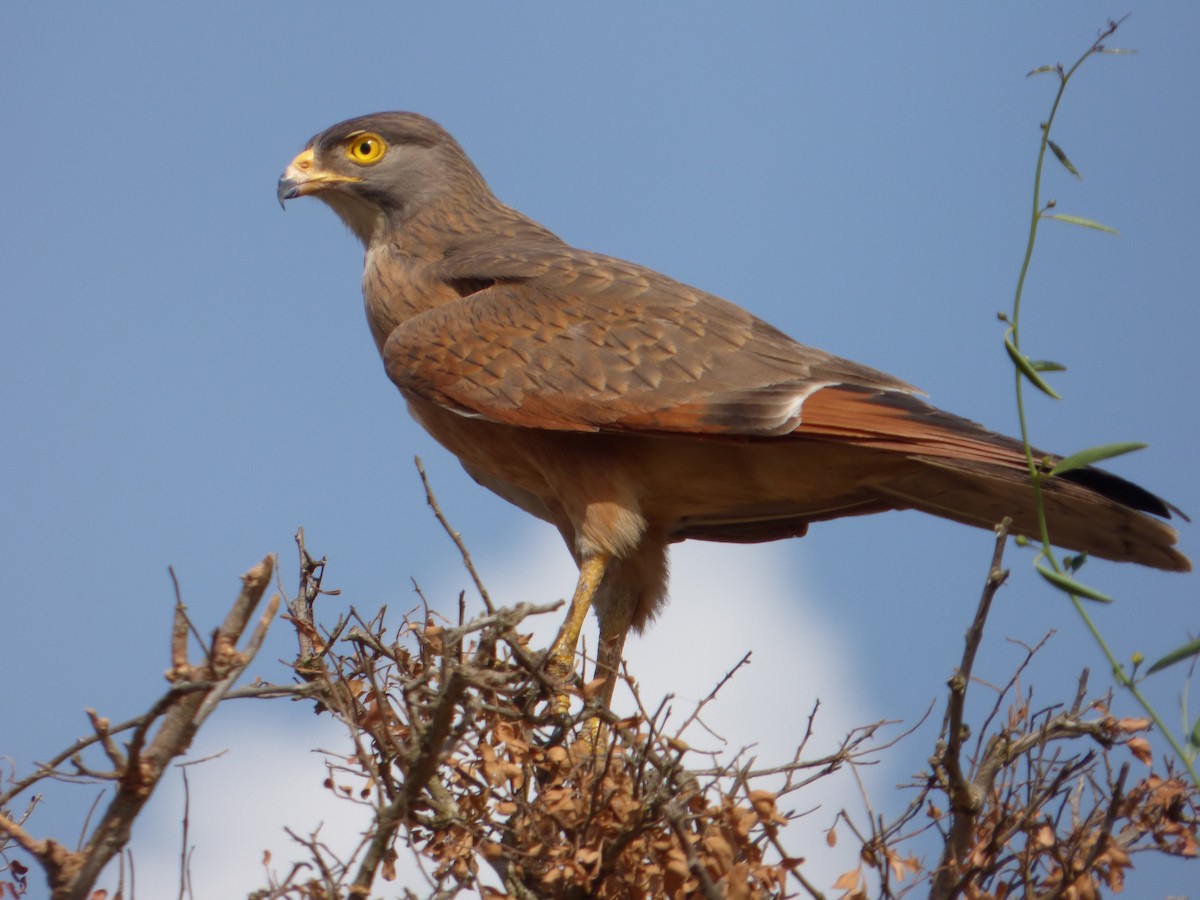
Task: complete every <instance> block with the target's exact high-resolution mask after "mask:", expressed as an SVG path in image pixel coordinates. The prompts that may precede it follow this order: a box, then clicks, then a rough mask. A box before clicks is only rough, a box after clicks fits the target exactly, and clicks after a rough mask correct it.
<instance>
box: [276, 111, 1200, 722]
mask: <svg viewBox="0 0 1200 900" xmlns="http://www.w3.org/2000/svg"><path fill="white" fill-rule="evenodd" d="M309 194H311V195H314V196H316V197H318V198H319V199H321V200H323V201H325V202H326V203H327V204H329V206H331V207H332V208H333V210H334V212H336V213H337V214H338V215H339V216H340V217H341V218H342V220H343V221H344V222H345V223H346V225H348V226H349V228H350V229H351V231H353V232H354V234H356V235H357V236H358V237H359V239H360V240H361V241H362V243H363V246H364V247H365V249H366V263H365V271H364V273H363V282H362V287H363V295H364V298H365V301H366V312H367V322H368V324H369V325H370V328H371V333H372V335H373V336H374V338H375V343H376V345H377V346H378V348H379V352H380V354H381V356H382V358H383V362H384V365H385V367H386V369H387V373H388V375H389V377H390V378H391V379H392V381H393V382H394V383H395V384H396V386H397V387H398V388H399V389H400V391H401V393H402V394H403V395H404V397H405V399H406V400H407V401H408V406H409V410H410V411H411V413H412V415H413V416H414V417H415V418H416V420H417V421H418V422H420V423H421V425H422V426H424V427H425V429H426V430H427V431H429V433H430V434H431V435H433V437H434V438H436V439H437V440H438V441H439V442H440V443H441V444H442V445H443V446H445V447H446V448H447V449H448V450H450V451H451V452H452V453H454V454H455V455H456V456H457V457H458V458H459V460H460V461H461V462H462V465H463V466H464V468H466V470H467V472H468V473H470V475H471V476H472V477H473V478H474V479H475V480H476V481H477V482H479V483H480V484H481V485H483V486H485V487H487V488H490V489H491V490H492V491H494V492H496V493H497V494H499V495H500V496H501V497H503V498H505V499H506V500H508V501H510V502H512V503H514V504H516V505H517V506H519V507H520V508H521V509H523V510H525V511H526V512H529V513H531V514H533V515H535V516H538V517H539V518H541V519H545V520H546V521H548V522H552V523H553V524H554V525H556V526H557V527H558V529H559V531H560V532H561V533H562V536H563V538H564V540H565V541H566V543H567V547H568V548H569V549H570V551H571V554H572V555H573V556H574V558H575V562H576V563H577V564H578V566H579V581H578V584H577V586H576V588H575V592H574V596H573V598H572V600H571V605H570V608H569V611H568V614H567V619H566V622H565V623H564V625H563V627H562V629H561V631H560V632H559V635H558V637H557V638H556V640H555V642H554V645H553V646H552V648H551V658H550V659H551V663H550V664H551V667H552V669H553V670H554V671H555V673H556V674H557V675H558V676H559V677H566V676H567V675H568V674H569V673H570V672H571V671H572V669H573V666H574V656H575V649H576V645H577V642H578V638H579V633H580V629H581V628H582V625H583V622H584V620H585V618H586V616H587V611H588V609H589V607H595V610H596V614H597V616H598V618H599V622H600V643H599V646H598V651H597V665H598V670H599V672H600V673H601V674H603V675H605V677H607V679H608V683H607V684H606V686H605V690H604V692H603V699H604V700H605V702H607V701H608V700H609V699H610V698H611V692H612V687H613V681H614V675H615V672H616V670H617V666H618V664H619V662H620V658H621V652H622V648H623V646H624V642H625V637H626V635H627V633H628V632H629V630H630V629H631V628H632V629H633V630H635V631H640V630H641V629H642V628H644V627H645V626H646V624H647V623H648V622H649V621H650V620H651V619H653V618H654V615H655V613H656V612H657V611H658V609H659V608H660V607H661V606H662V604H663V602H664V600H665V596H666V591H667V548H668V547H669V545H670V544H672V543H674V542H676V541H682V540H684V539H686V538H696V539H699V540H708V541H729V542H757V541H772V540H778V539H780V538H788V537H798V536H800V535H803V534H804V533H805V531H806V530H807V529H808V526H809V525H810V524H811V523H812V522H820V521H822V520H826V519H834V518H838V517H840V516H854V515H862V514H865V513H874V512H882V511H884V510H889V509H918V510H922V511H924V512H928V513H932V514H934V515H937V516H943V517H945V518H948V519H954V520H955V521H958V522H964V523H966V524H969V525H975V526H979V527H983V528H991V527H993V526H994V525H995V524H996V523H998V522H999V521H1000V520H1001V519H1003V518H1004V517H1006V516H1008V517H1011V518H1012V530H1013V531H1014V532H1015V533H1017V534H1024V535H1030V536H1034V537H1036V536H1037V534H1038V526H1037V522H1036V516H1035V512H1034V498H1033V490H1032V485H1031V480H1030V477H1029V472H1028V468H1027V463H1026V459H1025V454H1024V451H1023V448H1022V446H1021V444H1020V443H1018V442H1017V441H1014V440H1012V439H1010V438H1007V437H1003V436H1001V435H998V434H994V433H992V432H990V431H987V430H985V429H983V428H982V427H980V426H978V425H976V424H974V423H972V422H969V421H967V420H965V419H961V418H959V417H957V416H954V415H951V414H949V413H945V412H942V411H940V410H938V409H935V408H933V407H932V406H929V405H928V404H926V403H925V402H923V401H922V400H921V399H919V398H918V397H917V396H915V394H916V391H915V389H914V388H912V387H911V386H909V385H907V384H905V383H904V382H902V381H900V380H898V379H896V378H893V377H892V376H890V375H885V374H884V373H882V372H878V371H875V370H874V369H869V368H867V367H865V366H861V365H858V364H857V363H853V362H850V361H848V360H844V359H839V358H838V357H836V356H832V355H830V354H828V353H824V352H822V351H820V350H815V349H813V348H811V347H806V346H803V345H802V344H798V343H796V342H795V341H793V340H792V339H791V338H789V337H788V336H787V335H785V334H783V333H782V332H780V331H778V330H777V329H775V328H773V327H771V326H770V325H768V324H767V323H766V322H763V321H762V320H760V319H758V318H755V317H754V316H753V315H751V314H750V313H749V312H746V311H745V310H744V309H742V308H740V307H738V306H735V305H734V304H732V303H729V302H728V301H726V300H722V299H721V298H719V297H715V296H713V295H711V294H707V293H705V292H704V291H701V290H698V289H696V288H693V287H688V286H687V285H684V284H680V283H679V282H678V281H675V280H673V279H671V278H668V277H667V276H665V275H661V274H659V273H658V272H655V271H652V270H650V269H647V268H644V267H642V266H638V265H635V264H633V263H629V262H625V261H623V260H619V259H613V258H611V257H608V256H603V255H601V254H599V253H591V252H589V251H586V250H579V249H577V248H575V247H572V246H570V245H569V244H567V243H565V242H564V241H562V240H561V239H560V238H558V237H557V236H555V235H554V234H553V233H551V232H550V231H548V230H547V229H545V228H544V227H542V226H541V225H539V224H538V223H537V222H534V221H533V220H531V219H529V218H527V217H526V216H524V215H522V214H521V213H519V212H517V211H516V210H514V209H511V208H509V207H508V206H505V205H504V204H503V203H501V202H500V201H499V200H498V199H496V197H495V196H494V195H493V194H492V192H491V190H489V188H488V186H487V183H486V182H485V181H484V180H483V177H482V176H481V175H480V174H479V172H478V170H477V169H476V168H475V166H474V165H473V164H472V163H471V161H470V159H468V158H467V155H466V154H465V153H464V152H463V150H462V148H461V147H459V145H458V144H457V143H456V142H455V140H454V139H453V138H452V137H451V136H450V135H449V134H447V133H446V131H444V130H443V129H442V128H441V127H440V126H438V125H437V124H436V123H434V122H432V121H430V120H429V119H427V118H424V117H423V116H419V115H415V114H413V113H402V112H389V113H379V114H377V115H369V116H363V117H361V118H357V119H351V120H349V121H346V122H342V123H340V124H338V125H334V126H333V127H332V128H329V129H327V130H325V131H323V132H321V133H320V134H318V135H317V136H316V137H314V138H313V139H312V140H311V141H309V143H308V146H307V147H306V148H305V149H304V151H303V152H301V153H300V155H299V156H297V157H296V158H295V159H294V160H292V162H291V163H290V164H289V165H288V167H287V169H286V170H285V171H284V173H283V176H282V178H280V180H279V188H278V196H279V199H280V202H281V203H282V202H283V201H285V200H289V199H292V198H294V197H301V196H305V195H309ZM1041 483H1042V497H1043V499H1044V503H1045V509H1046V515H1047V517H1048V521H1049V531H1050V534H1051V535H1052V538H1053V540H1054V541H1055V542H1056V543H1057V544H1059V545H1061V546H1063V547H1067V548H1070V549H1073V550H1081V551H1087V552H1089V553H1092V554H1095V555H1096V556H1101V557H1104V558H1106V559H1113V560H1125V561H1130V562H1137V563H1141V564H1143V565H1147V566H1153V567H1155V568H1159V569H1169V570H1173V571H1186V570H1188V569H1190V567H1191V566H1190V563H1189V562H1188V560H1187V558H1186V557H1184V556H1183V555H1181V554H1180V553H1179V552H1178V551H1177V550H1176V549H1175V548H1174V546H1173V545H1174V544H1175V540H1176V534H1175V531H1174V530H1173V529H1171V528H1170V527H1169V526H1167V525H1166V524H1164V523H1163V522H1161V521H1159V520H1158V519H1155V518H1153V516H1161V517H1164V518H1170V515H1171V510H1172V507H1171V506H1170V505H1169V504H1167V503H1166V502H1164V501H1163V500H1161V499H1159V498H1158V497H1156V496H1154V495H1153V494H1151V493H1149V492H1148V491H1146V490H1143V489H1142V488H1140V487H1138V486H1137V485H1134V484H1131V483H1130V482H1128V481H1125V480H1123V479H1121V478H1118V477H1117V476H1115V475H1112V474H1109V473H1107V472H1104V471H1101V470H1098V469H1093V468H1084V469H1077V470H1074V471H1071V472H1068V473H1065V474H1063V475H1058V476H1049V477H1045V478H1043V479H1042V481H1041Z"/></svg>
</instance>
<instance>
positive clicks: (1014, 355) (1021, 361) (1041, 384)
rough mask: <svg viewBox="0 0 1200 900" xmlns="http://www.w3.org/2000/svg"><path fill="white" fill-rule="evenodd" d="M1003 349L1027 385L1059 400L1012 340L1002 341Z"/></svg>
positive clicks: (1056, 394)
mask: <svg viewBox="0 0 1200 900" xmlns="http://www.w3.org/2000/svg"><path fill="white" fill-rule="evenodd" d="M1004 349H1005V350H1007V351H1008V355H1009V358H1011V359H1012V361H1013V365H1015V366H1016V367H1017V368H1018V369H1020V370H1021V374H1022V375H1024V376H1025V377H1026V378H1028V379H1029V383H1030V384H1032V385H1033V386H1034V387H1035V388H1037V389H1038V390H1039V391H1041V392H1042V393H1043V394H1046V395H1047V396H1050V397H1053V398H1054V399H1055V400H1061V399H1062V397H1060V396H1059V395H1058V392H1057V391H1055V390H1054V388H1052V387H1050V385H1048V384H1046V381H1045V379H1043V378H1042V376H1041V375H1039V374H1038V372H1037V369H1035V368H1034V366H1033V363H1032V362H1031V361H1030V359H1029V357H1028V356H1026V355H1025V354H1024V353H1022V352H1021V351H1020V350H1018V349H1017V345H1016V344H1014V343H1013V342H1012V338H1007V337H1006V338H1005V339H1004Z"/></svg>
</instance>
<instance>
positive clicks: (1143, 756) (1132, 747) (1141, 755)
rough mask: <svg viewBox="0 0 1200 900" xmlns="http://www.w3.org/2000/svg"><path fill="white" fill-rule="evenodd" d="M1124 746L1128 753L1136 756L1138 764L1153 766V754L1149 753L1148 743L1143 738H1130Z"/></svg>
mask: <svg viewBox="0 0 1200 900" xmlns="http://www.w3.org/2000/svg"><path fill="white" fill-rule="evenodd" d="M1125 746H1127V747H1128V748H1129V752H1130V753H1132V754H1133V755H1134V756H1136V757H1137V758H1138V760H1139V761H1140V762H1143V763H1145V764H1146V765H1148V766H1151V765H1154V754H1153V753H1151V751H1150V742H1149V741H1147V740H1146V739H1145V738H1140V737H1136V738H1130V739H1129V740H1127V741H1126V742H1125Z"/></svg>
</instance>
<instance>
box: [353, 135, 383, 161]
mask: <svg viewBox="0 0 1200 900" xmlns="http://www.w3.org/2000/svg"><path fill="white" fill-rule="evenodd" d="M386 152H387V143H386V142H385V141H384V139H383V138H381V137H380V136H379V135H377V134H371V133H370V132H363V133H362V134H356V135H354V137H352V138H350V140H349V141H348V142H347V143H346V155H347V156H349V157H350V158H351V159H352V160H354V161H355V162H356V163H359V164H361V165H364V166H369V165H370V164H371V163H376V162H379V160H381V159H383V154H384V153H386Z"/></svg>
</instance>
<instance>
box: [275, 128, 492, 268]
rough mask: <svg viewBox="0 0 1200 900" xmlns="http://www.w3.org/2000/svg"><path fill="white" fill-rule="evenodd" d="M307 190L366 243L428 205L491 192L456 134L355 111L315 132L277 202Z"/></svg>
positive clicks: (291, 166) (287, 173) (286, 176)
mask: <svg viewBox="0 0 1200 900" xmlns="http://www.w3.org/2000/svg"><path fill="white" fill-rule="evenodd" d="M308 194H315V195H316V196H317V197H318V198H319V199H321V200H324V201H325V202H326V203H328V204H329V206H330V207H332V208H333V210H334V212H336V213H337V214H338V215H339V216H340V217H341V218H342V221H344V222H345V223H346V225H347V226H348V227H349V228H350V230H351V231H353V232H354V233H355V234H356V235H357V236H358V238H359V240H361V241H362V242H363V245H364V246H370V244H371V242H372V240H373V239H375V238H379V237H382V236H383V235H385V234H387V233H389V231H390V230H391V229H392V228H395V227H396V226H398V225H400V224H401V223H403V222H404V221H405V220H407V219H410V218H411V217H412V216H414V215H416V214H417V213H418V212H420V211H421V210H423V209H425V208H428V207H430V206H436V205H439V204H440V203H441V202H443V201H446V200H448V199H451V198H453V199H455V200H456V201H457V202H462V200H464V199H475V198H479V197H490V196H491V192H490V191H489V190H488V187H487V184H486V183H485V182H484V180H483V177H482V176H481V175H480V174H479V172H478V170H477V169H476V168H475V166H474V165H472V163H471V161H470V160H469V159H468V158H467V155H466V154H465V153H464V152H463V150H462V148H461V147H460V146H459V145H458V143H457V142H456V141H455V140H454V138H452V137H451V136H450V135H449V134H448V133H447V132H446V131H445V130H444V129H443V128H442V127H441V126H440V125H438V124H437V123H436V122H434V121H432V120H430V119H427V118H425V117H424V116H419V115H417V114H416V113H408V112H385V113H374V114H372V115H369V116H359V117H358V118H356V119H348V120H347V121H345V122H339V123H338V124H337V125H334V126H333V127H332V128H327V129H326V130H325V131H322V132H321V133H320V134H318V135H316V136H315V137H313V138H312V140H310V141H309V142H308V146H306V147H305V148H304V150H302V151H301V152H300V154H299V155H298V156H297V157H296V158H295V159H293V160H292V161H291V163H289V164H288V167H287V168H286V169H284V172H283V175H282V176H281V177H280V179H279V189H278V191H277V196H278V197H279V202H280V204H281V205H282V204H283V203H284V201H286V200H291V199H292V198H294V197H303V196H306V195H308ZM448 211H449V210H447V212H448Z"/></svg>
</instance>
